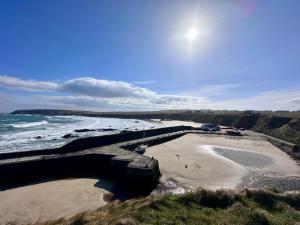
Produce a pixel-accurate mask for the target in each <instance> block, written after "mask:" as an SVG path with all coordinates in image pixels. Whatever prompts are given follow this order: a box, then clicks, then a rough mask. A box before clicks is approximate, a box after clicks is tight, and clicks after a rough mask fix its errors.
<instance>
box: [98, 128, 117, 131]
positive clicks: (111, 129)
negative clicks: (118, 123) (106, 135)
mask: <svg viewBox="0 0 300 225" xmlns="http://www.w3.org/2000/svg"><path fill="white" fill-rule="evenodd" d="M115 130H117V129H113V128H104V129H99V131H115Z"/></svg>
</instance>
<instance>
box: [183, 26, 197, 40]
mask: <svg viewBox="0 0 300 225" xmlns="http://www.w3.org/2000/svg"><path fill="white" fill-rule="evenodd" d="M199 34H200V32H199V30H198V28H197V27H191V28H190V29H189V30H188V31H187V32H186V33H185V35H184V37H185V38H186V39H187V40H188V41H189V42H194V41H195V40H196V39H197V38H198V37H199Z"/></svg>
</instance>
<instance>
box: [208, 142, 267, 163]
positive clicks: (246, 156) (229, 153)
mask: <svg viewBox="0 0 300 225" xmlns="http://www.w3.org/2000/svg"><path fill="white" fill-rule="evenodd" d="M206 148H211V150H212V151H214V152H215V153H217V154H218V155H220V156H223V157H225V158H227V159H230V160H232V161H234V162H236V163H238V164H240V165H242V166H245V167H250V168H262V167H265V166H267V165H270V164H271V163H272V159H271V158H270V157H268V156H266V155H263V154H259V153H255V152H250V151H244V150H238V149H230V148H226V147H217V146H206Z"/></svg>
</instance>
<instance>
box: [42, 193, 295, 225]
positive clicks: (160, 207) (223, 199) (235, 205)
mask: <svg viewBox="0 0 300 225" xmlns="http://www.w3.org/2000/svg"><path fill="white" fill-rule="evenodd" d="M299 208H300V194H289V195H286V194H285V195H284V194H279V193H274V192H271V191H262V190H260V191H254V190H252V191H250V190H245V191H243V192H240V193H235V192H232V191H222V190H221V191H216V192H214V191H207V190H198V191H196V192H193V193H188V194H185V195H181V196H175V195H165V196H163V197H153V196H149V197H146V198H140V199H137V200H130V201H126V202H121V203H117V202H114V203H111V204H108V205H107V206H105V207H103V208H100V209H98V210H96V211H92V212H87V213H83V214H80V215H77V216H75V217H73V218H71V219H67V220H58V221H53V222H47V223H44V224H43V225H54V224H62V225H82V224H89V225H96V224H128V225H129V224H144V225H146V224H149V225H150V224H151V225H152V224H154V225H155V224H157V225H168V224H170V225H171V224H172V225H176V224H182V225H183V224H203V225H210V224H216V225H217V224H224V225H229V224H232V225H233V224H239V225H243V224H245V225H254V224H255V225H256V224H257V225H258V224H259V225H268V224H274V225H289V224H290V225H294V224H295V222H296V221H300V213H299V211H297V210H296V209H299Z"/></svg>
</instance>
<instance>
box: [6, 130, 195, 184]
mask: <svg viewBox="0 0 300 225" xmlns="http://www.w3.org/2000/svg"><path fill="white" fill-rule="evenodd" d="M188 132H193V131H192V128H191V127H188V126H177V127H166V128H159V129H151V130H145V131H133V132H126V133H120V134H113V135H105V136H98V137H88V138H82V139H77V140H74V141H72V142H70V143H68V144H66V145H64V146H62V147H61V148H56V149H46V150H36V151H27V152H13V153H3V154H0V171H1V173H0V185H1V186H5V185H14V184H17V185H18V184H20V183H26V182H32V181H33V182H34V181H36V180H39V179H46V178H53V177H54V178H58V177H59V178H67V177H82V176H96V177H97V176H99V177H107V178H109V179H113V180H118V181H121V182H123V183H126V184H127V186H129V187H130V188H136V189H147V188H149V189H151V188H153V186H155V185H156V184H157V182H158V180H159V177H160V171H159V165H158V161H157V160H156V159H153V158H149V157H147V156H144V155H141V154H138V153H135V152H134V151H133V149H134V148H135V147H136V146H138V145H140V144H142V143H147V144H148V145H155V144H159V143H162V142H165V141H168V140H172V139H174V138H177V137H180V136H182V135H184V134H186V133H188ZM145 137H146V138H145Z"/></svg>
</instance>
